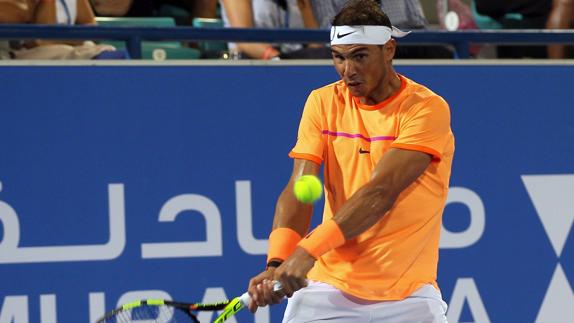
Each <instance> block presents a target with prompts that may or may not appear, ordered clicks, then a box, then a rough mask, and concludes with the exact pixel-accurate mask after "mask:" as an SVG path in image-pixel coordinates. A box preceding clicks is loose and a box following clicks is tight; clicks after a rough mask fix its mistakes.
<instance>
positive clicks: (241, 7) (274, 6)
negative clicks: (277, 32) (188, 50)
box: [220, 0, 304, 59]
mask: <svg viewBox="0 0 574 323" xmlns="http://www.w3.org/2000/svg"><path fill="white" fill-rule="evenodd" d="M220 3H221V7H222V18H223V22H224V25H225V26H226V27H233V28H304V25H303V20H302V17H301V13H300V11H299V8H298V6H297V1H296V0H282V1H281V0H280V1H276V0H220ZM228 46H229V49H230V52H232V55H240V56H242V57H246V58H256V59H272V58H276V57H279V56H280V54H281V53H285V52H291V51H294V50H298V49H301V48H302V45H301V44H279V45H278V44H265V43H230V44H229V45H228Z"/></svg>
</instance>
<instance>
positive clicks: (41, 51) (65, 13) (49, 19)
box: [12, 0, 127, 59]
mask: <svg viewBox="0 0 574 323" xmlns="http://www.w3.org/2000/svg"><path fill="white" fill-rule="evenodd" d="M33 23H36V24H62V25H95V24H96V20H95V17H94V12H93V11H92V8H91V7H90V4H89V2H88V0H54V1H41V2H38V3H37V4H36V6H35V8H34V19H33ZM12 54H13V56H14V58H16V59H108V58H114V59H123V58H127V53H126V52H125V51H115V48H114V47H112V46H109V45H98V44H95V43H94V42H92V41H76V40H70V41H44V40H35V41H28V42H25V43H23V44H22V48H20V49H17V50H13V51H12Z"/></svg>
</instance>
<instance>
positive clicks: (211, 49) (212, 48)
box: [192, 18, 227, 58]
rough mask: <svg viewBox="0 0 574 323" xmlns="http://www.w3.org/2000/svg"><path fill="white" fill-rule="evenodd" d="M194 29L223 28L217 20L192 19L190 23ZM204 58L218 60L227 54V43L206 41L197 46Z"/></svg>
mask: <svg viewBox="0 0 574 323" xmlns="http://www.w3.org/2000/svg"><path fill="white" fill-rule="evenodd" d="M192 25H193V27H195V28H223V21H222V20H221V19H217V18H193V22H192ZM198 46H199V49H200V51H201V53H202V57H204V58H220V57H221V55H222V54H223V53H225V52H227V43H225V42H215V41H211V42H209V41H206V42H200V43H199V44H198Z"/></svg>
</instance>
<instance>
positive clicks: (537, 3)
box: [475, 0, 560, 58]
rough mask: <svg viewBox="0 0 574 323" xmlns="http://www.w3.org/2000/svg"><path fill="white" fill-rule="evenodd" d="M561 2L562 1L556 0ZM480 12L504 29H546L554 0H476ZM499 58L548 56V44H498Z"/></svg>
mask: <svg viewBox="0 0 574 323" xmlns="http://www.w3.org/2000/svg"><path fill="white" fill-rule="evenodd" d="M554 2H560V1H554ZM475 3H476V11H477V13H478V14H481V15H486V16H488V17H490V18H492V19H494V20H495V21H496V22H497V23H498V24H499V26H500V28H502V29H544V28H546V24H547V21H548V16H549V15H550V12H551V10H552V5H553V4H552V3H553V0H507V1H499V0H475ZM497 51H498V58H523V57H528V58H547V57H548V53H547V47H546V46H498V47H497Z"/></svg>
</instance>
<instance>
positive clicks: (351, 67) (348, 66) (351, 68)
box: [343, 59, 357, 78]
mask: <svg viewBox="0 0 574 323" xmlns="http://www.w3.org/2000/svg"><path fill="white" fill-rule="evenodd" d="M343 64H344V65H343V76H345V77H347V78H350V77H352V76H354V75H355V74H356V73H357V70H356V68H355V64H354V63H353V61H352V60H350V59H346V60H345V62H344V63H343Z"/></svg>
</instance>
